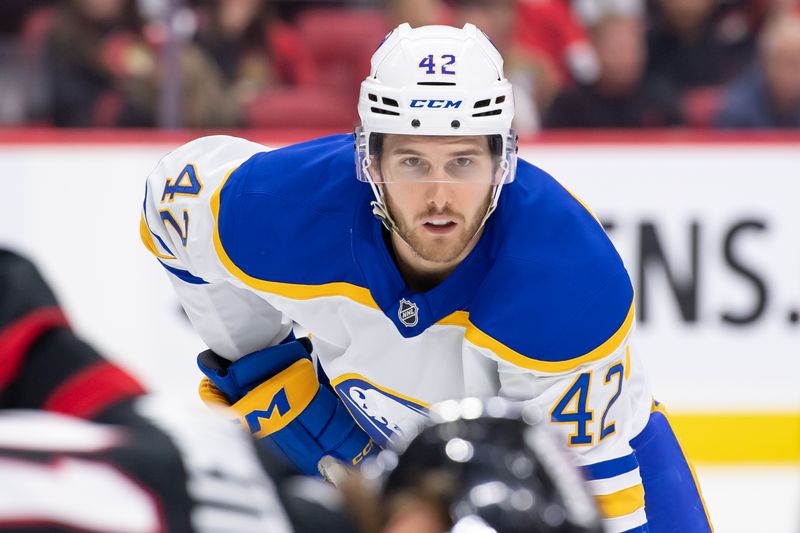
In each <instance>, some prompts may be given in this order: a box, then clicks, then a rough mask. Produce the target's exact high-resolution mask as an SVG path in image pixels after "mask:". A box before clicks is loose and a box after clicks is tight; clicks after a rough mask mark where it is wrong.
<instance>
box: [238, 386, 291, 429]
mask: <svg viewBox="0 0 800 533" xmlns="http://www.w3.org/2000/svg"><path fill="white" fill-rule="evenodd" d="M275 410H277V411H278V416H279V417H281V416H284V415H285V414H286V413H288V412H289V411H290V410H291V406H290V405H289V398H287V397H286V389H285V388H283V387H282V388H281V390H279V391H278V392H277V393H276V394H275V396H273V397H272V401H271V402H269V405H268V406H267V408H266V409H264V410H258V409H256V410H253V411H251V412H249V413H247V414H246V415H245V416H244V419H245V421H246V422H247V427H249V428H250V432H251V433H258V432H259V431H261V419H266V420H268V421H269V419H270V418H272V415H273V414H275Z"/></svg>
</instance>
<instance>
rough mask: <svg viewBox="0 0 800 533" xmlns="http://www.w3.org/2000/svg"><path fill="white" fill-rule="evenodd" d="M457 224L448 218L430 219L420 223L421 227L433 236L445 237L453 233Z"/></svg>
mask: <svg viewBox="0 0 800 533" xmlns="http://www.w3.org/2000/svg"><path fill="white" fill-rule="evenodd" d="M457 225H458V223H457V222H456V221H455V220H451V219H449V218H431V219H428V220H425V221H424V222H423V223H422V227H424V228H425V230H426V231H428V232H429V233H433V234H434V235H447V234H448V233H451V232H453V231H455V229H456V226H457Z"/></svg>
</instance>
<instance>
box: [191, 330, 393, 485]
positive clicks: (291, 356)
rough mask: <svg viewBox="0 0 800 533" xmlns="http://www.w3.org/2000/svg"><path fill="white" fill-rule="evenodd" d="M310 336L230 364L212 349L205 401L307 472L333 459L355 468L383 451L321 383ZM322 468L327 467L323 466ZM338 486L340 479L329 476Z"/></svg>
mask: <svg viewBox="0 0 800 533" xmlns="http://www.w3.org/2000/svg"><path fill="white" fill-rule="evenodd" d="M311 350H312V347H311V341H310V340H309V339H307V338H305V337H303V338H300V339H293V340H290V341H288V342H284V343H282V344H278V345H276V346H271V347H269V348H265V349H263V350H260V351H257V352H253V353H251V354H248V355H246V356H244V357H242V358H241V359H239V360H238V361H236V362H233V363H231V362H230V361H228V360H227V359H225V358H223V357H220V356H219V355H217V354H215V353H214V352H212V351H211V350H206V351H205V352H203V353H201V354H200V355H199V356H198V358H197V363H198V366H199V367H200V370H201V371H202V372H203V373H204V374H205V375H206V377H205V378H204V379H203V381H202V382H201V383H200V397H201V398H202V399H203V401H204V402H205V403H206V404H208V405H211V406H220V405H222V406H225V407H228V408H230V409H231V410H232V411H233V412H234V413H235V415H236V416H237V417H238V418H239V420H240V421H241V423H242V424H243V425H244V426H245V427H247V428H248V429H249V430H250V432H251V433H252V434H253V436H254V437H255V438H256V439H258V440H259V441H260V442H261V443H263V444H264V445H266V446H267V447H268V448H270V449H271V450H272V451H273V452H276V453H278V455H281V456H283V457H285V458H287V459H288V460H289V461H290V462H291V463H293V464H294V465H295V466H296V467H297V468H298V469H299V470H300V471H301V472H302V473H304V474H307V475H321V474H325V473H326V472H327V471H328V470H330V468H329V466H330V465H331V464H332V463H331V462H330V460H326V461H323V462H322V463H320V461H321V460H322V459H323V458H324V457H326V456H331V457H332V458H333V459H336V460H337V461H341V462H342V463H344V464H345V465H356V464H358V463H360V462H361V460H362V459H363V458H364V457H366V456H368V455H371V454H374V453H377V452H378V449H377V447H376V446H375V444H374V442H373V441H372V439H370V438H369V436H368V435H367V434H366V433H364V431H363V430H362V429H361V428H360V427H358V425H356V423H355V421H354V420H353V418H352V417H351V416H350V413H349V412H348V411H347V409H346V408H345V406H344V404H343V403H342V401H341V400H340V399H339V398H338V397H337V396H336V395H335V394H334V393H333V392H332V391H331V390H330V389H328V388H327V387H325V386H323V385H321V384H320V383H319V380H318V379H317V374H316V372H315V371H314V364H313V362H312V360H311V355H310V354H311ZM321 467H322V468H321ZM325 477H326V478H327V479H328V480H329V481H332V482H334V483H335V481H336V479H332V478H335V477H338V474H337V475H334V476H332V475H331V474H329V473H328V474H326V475H325Z"/></svg>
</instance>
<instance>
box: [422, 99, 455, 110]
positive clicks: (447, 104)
mask: <svg viewBox="0 0 800 533" xmlns="http://www.w3.org/2000/svg"><path fill="white" fill-rule="evenodd" d="M460 106H461V100H411V107H431V108H434V109H451V108H452V109H458V108H459V107H460Z"/></svg>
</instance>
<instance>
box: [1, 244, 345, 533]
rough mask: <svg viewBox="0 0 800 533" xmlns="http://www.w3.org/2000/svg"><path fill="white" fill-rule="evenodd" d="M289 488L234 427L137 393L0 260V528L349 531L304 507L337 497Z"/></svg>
mask: <svg viewBox="0 0 800 533" xmlns="http://www.w3.org/2000/svg"><path fill="white" fill-rule="evenodd" d="M265 470H266V472H265ZM294 478H296V476H294V475H293V474H292V473H291V472H288V471H287V470H286V468H284V467H283V466H282V465H281V464H280V463H278V462H277V461H276V460H275V459H274V458H273V457H272V456H271V455H270V454H268V453H267V452H266V451H264V450H262V449H260V448H257V449H254V447H253V445H252V443H251V442H250V439H249V438H246V436H245V435H244V434H242V432H241V431H239V430H237V429H235V428H234V427H232V426H231V425H230V424H228V423H226V422H222V421H220V420H219V419H218V418H216V417H212V416H211V415H210V414H209V413H204V412H199V413H197V412H194V411H192V410H191V409H188V408H187V407H186V406H182V405H180V404H175V403H174V402H172V401H166V400H165V399H163V398H159V397H155V396H150V395H147V394H145V391H144V388H143V387H142V386H141V385H140V384H139V383H138V382H137V381H136V379H135V378H133V377H132V376H130V375H129V374H128V373H127V372H125V371H124V370H123V369H121V368H120V367H118V366H117V365H115V364H113V363H111V362H109V361H107V360H106V359H105V358H104V357H103V356H102V355H100V354H99V353H98V352H97V351H95V350H94V349H93V348H92V347H91V346H90V345H88V344H87V343H85V342H83V341H82V340H81V339H80V338H79V337H78V336H77V335H76V334H75V333H74V332H73V331H72V330H71V329H70V328H69V325H68V321H67V319H66V317H65V315H64V313H63V312H62V311H61V308H60V306H59V305H58V303H57V301H56V299H55V296H54V295H53V292H52V291H51V290H50V288H49V287H48V285H47V283H46V282H45V281H44V279H42V277H41V276H40V275H39V272H38V271H37V269H36V267H35V266H34V265H33V264H32V263H31V262H30V261H28V260H27V259H25V258H24V257H22V256H20V255H18V254H16V253H14V252H11V251H8V250H3V249H0V480H2V482H1V483H0V531H13V532H16V533H22V532H27V531H30V532H37V533H48V532H63V531H77V530H80V531H98V532H99V531H102V532H103V533H132V532H136V531H142V532H162V533H204V532H217V531H237V532H240V533H246V532H249V531H252V532H263V531H270V532H274V533H279V532H290V531H299V532H303V531H313V530H319V529H320V525H321V524H324V525H325V529H324V530H325V531H329V532H331V533H353V532H354V531H355V526H354V525H353V524H352V522H351V521H350V520H349V519H348V518H347V516H346V514H345V513H344V511H343V510H341V509H336V508H333V509H331V508H330V505H329V504H326V505H322V503H321V502H320V501H319V498H316V497H313V496H314V493H317V494H318V493H320V492H322V493H323V494H324V493H325V491H326V490H333V489H329V488H328V487H327V486H326V484H324V483H323V482H319V483H318V484H311V489H309V485H308V484H306V486H305V487H304V490H301V491H298V490H296V489H295V485H296V483H294ZM273 482H274V485H273ZM276 489H277V490H276ZM329 498H330V497H329Z"/></svg>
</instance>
